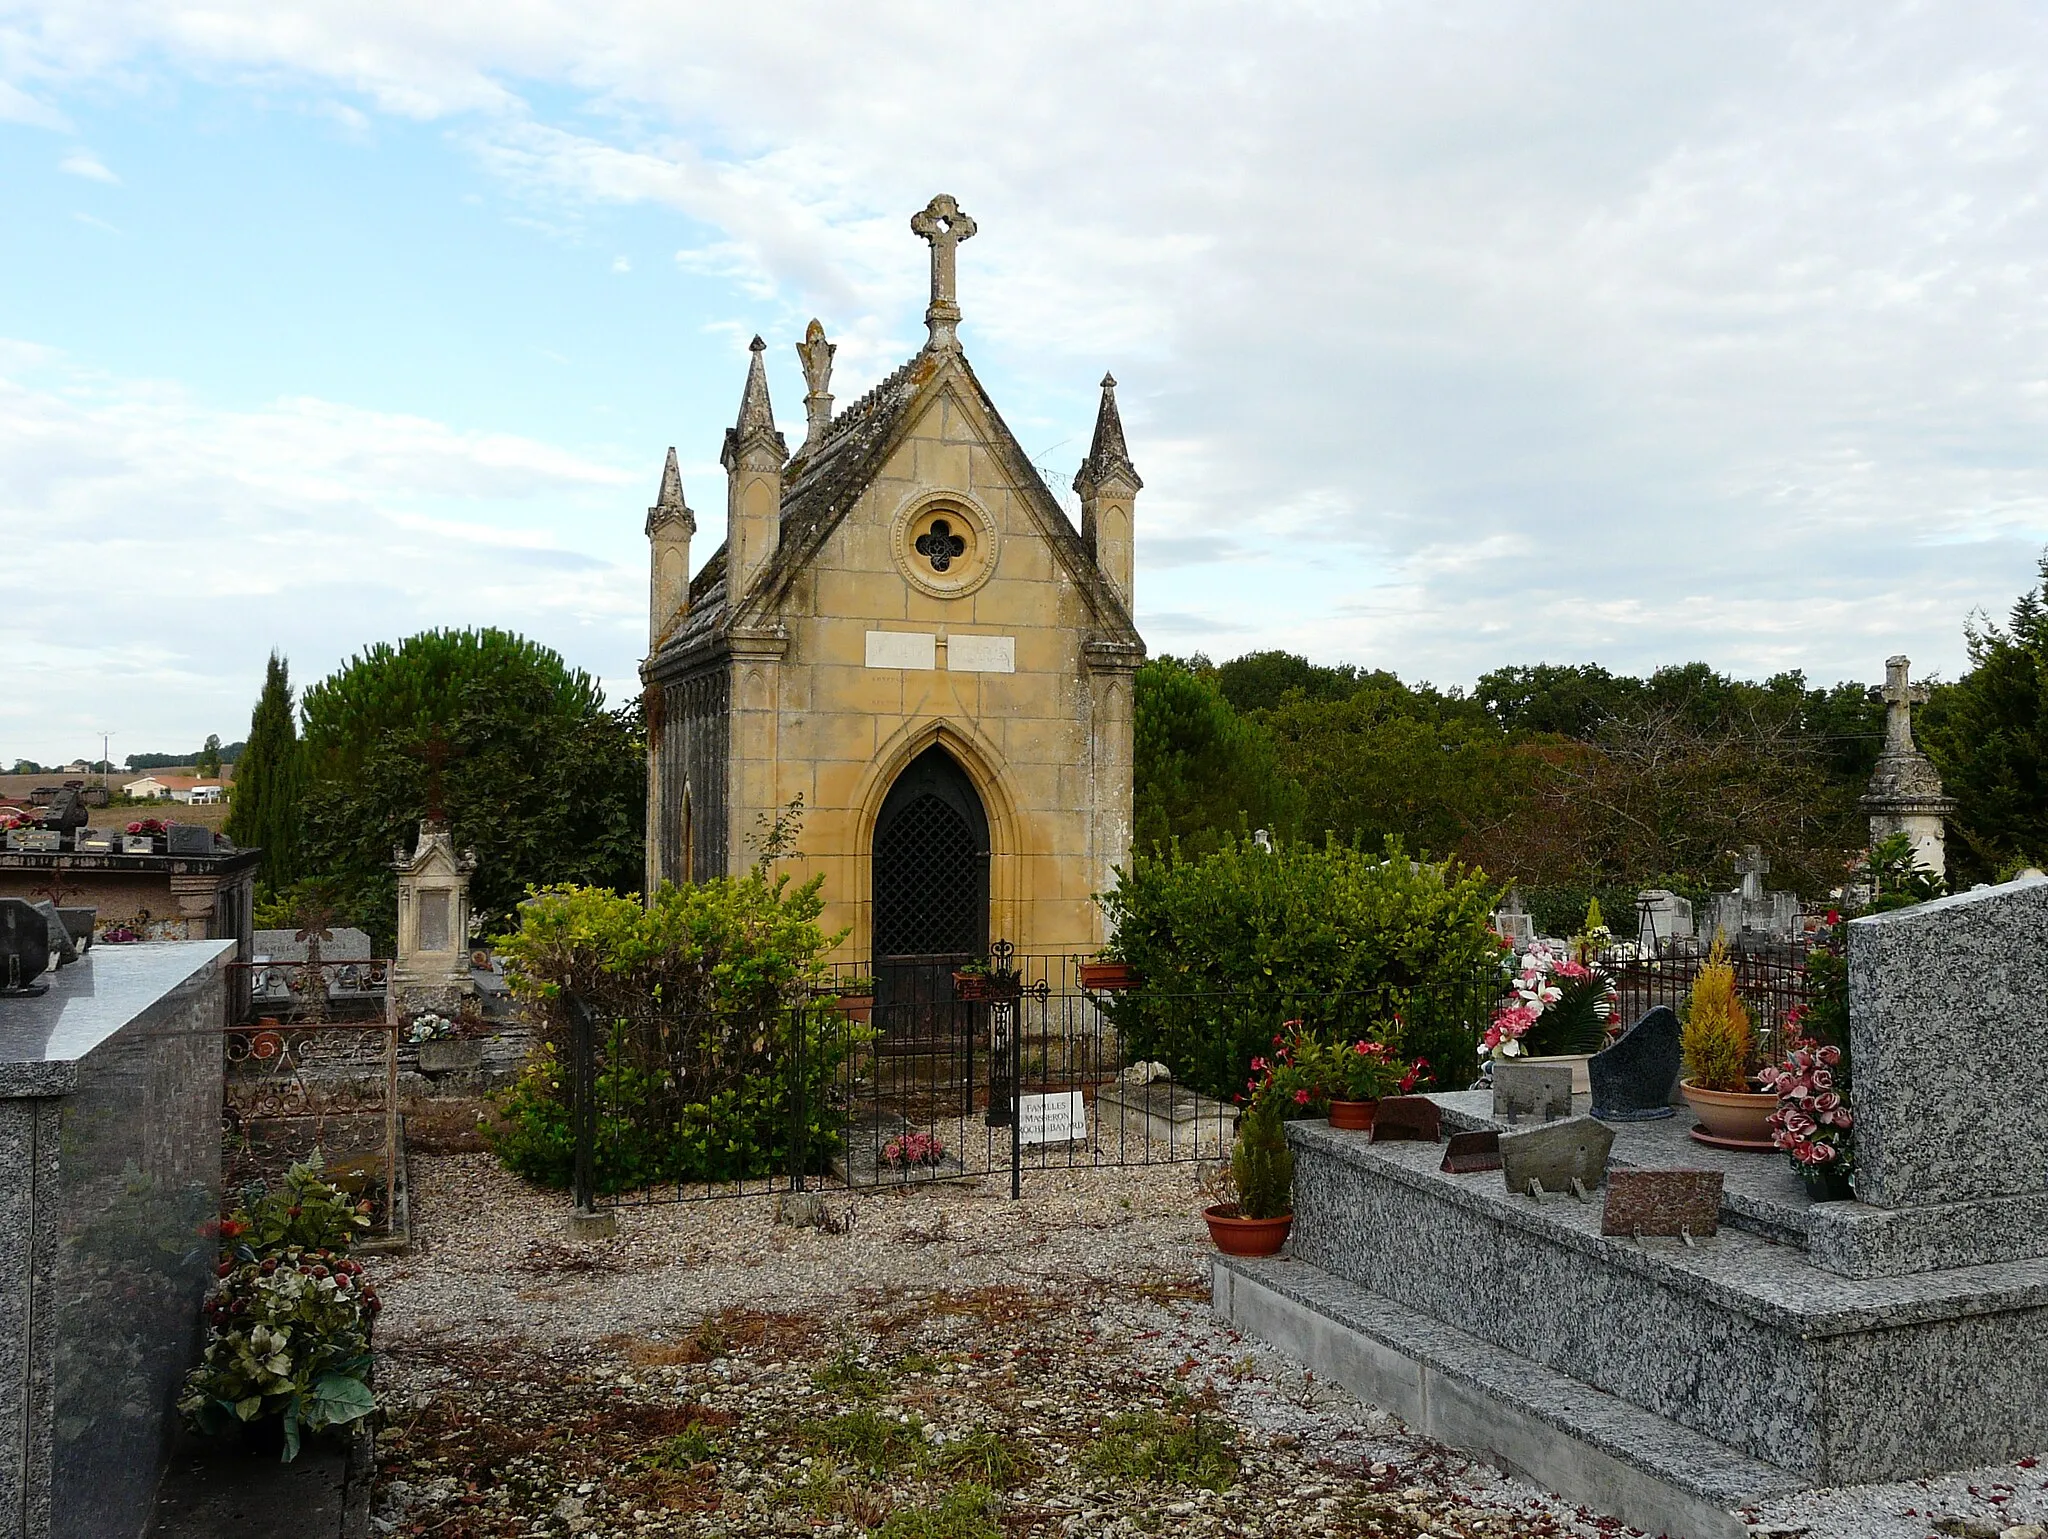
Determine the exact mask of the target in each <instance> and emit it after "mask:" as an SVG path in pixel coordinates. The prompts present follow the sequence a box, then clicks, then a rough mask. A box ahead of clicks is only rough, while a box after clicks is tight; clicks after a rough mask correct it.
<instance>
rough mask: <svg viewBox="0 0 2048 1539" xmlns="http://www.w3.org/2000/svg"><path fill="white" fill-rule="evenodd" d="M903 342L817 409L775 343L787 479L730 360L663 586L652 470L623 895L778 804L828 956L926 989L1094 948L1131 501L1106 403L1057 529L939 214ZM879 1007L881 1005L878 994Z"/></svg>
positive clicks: (1109, 841) (1129, 629) (1111, 850)
mask: <svg viewBox="0 0 2048 1539" xmlns="http://www.w3.org/2000/svg"><path fill="white" fill-rule="evenodd" d="M911 228H912V230H913V231H914V232H915V233H916V234H917V235H919V236H921V237H922V238H923V239H925V240H926V241H928V242H929V243H930V246H931V303H930V306H929V308H928V309H927V310H926V312H925V324H926V326H927V328H928V330H929V333H930V335H929V339H928V340H927V342H926V343H925V345H924V347H923V348H922V349H921V350H920V351H919V352H918V353H917V355H916V356H915V357H913V358H911V359H910V360H909V361H908V362H906V363H905V364H903V365H902V367H900V368H898V369H897V370H896V371H895V372H894V373H892V374H890V375H889V376H888V377H887V378H886V379H884V380H883V381H882V382H881V383H880V384H879V385H877V386H875V388H874V389H872V390H870V391H869V392H868V393H867V394H866V395H864V396H862V397H861V398H860V399H859V400H858V401H856V402H854V404H853V405H852V406H850V407H848V408H846V409H845V410H843V411H840V412H838V413H834V411H833V409H832V395H831V377H832V355H833V353H834V351H835V350H836V349H835V346H834V344H833V343H831V342H829V341H827V340H826V337H825V332H824V328H823V327H822V326H821V325H819V323H818V322H816V321H813V322H812V323H811V325H810V328H809V331H808V333H807V335H806V337H805V340H804V341H803V342H801V343H799V344H798V345H797V354H798V357H799V359H800V360H801V362H802V366H803V374H804V381H805V385H806V394H805V397H804V406H805V416H806V431H805V436H804V440H803V442H802V443H801V444H800V445H799V446H798V447H797V449H796V451H795V452H794V453H793V454H792V453H791V452H790V448H789V445H788V442H787V440H786V439H785V438H784V435H783V434H782V433H781V432H780V431H778V430H777V428H776V425H775V417H774V413H773V411H772V409H771V407H770V404H769V397H768V372H767V368H766V366H765V362H764V359H763V357H762V354H763V351H764V348H763V344H762V342H761V340H760V339H759V338H758V337H757V338H755V340H754V344H753V359H752V361H751V363H750V364H749V366H748V369H747V377H746V383H745V387H744V389H743V390H742V392H741V396H740V408H739V416H738V420H737V421H736V422H735V423H734V425H733V426H732V427H731V428H730V429H728V430H727V432H726V435H725V445H724V452H723V456H722V462H723V464H724V466H725V471H726V488H725V505H726V510H725V541H724V543H723V544H722V545H721V546H720V547H719V549H718V550H717V551H716V552H714V553H713V554H712V556H711V557H710V559H709V560H708V561H706V562H705V563H704V565H703V567H702V568H701V569H700V570H699V571H698V572H697V574H696V576H695V577H694V578H692V577H690V576H689V565H690V541H691V538H692V536H693V535H694V534H695V533H696V527H697V520H696V515H695V513H694V512H693V511H692V510H691V509H690V507H689V505H688V504H687V502H686V501H685V499H684V493H683V486H682V478H681V476H680V474H679V472H678V469H677V464H676V455H675V451H674V450H673V449H671V450H670V451H669V456H668V464H667V467H666V469H665V470H664V471H663V474H662V481H661V492H660V495H659V497H658V499H657V501H656V503H655V505H654V507H653V508H652V509H650V510H649V513H648V518H647V537H648V541H649V543H650V545H651V547H652V549H651V552H650V562H651V570H652V582H651V594H650V604H649V615H648V621H649V624H648V656H647V660H646V662H645V663H644V664H643V667H642V673H643V677H644V680H645V683H646V701H647V707H648V732H649V745H650V746H649V755H650V775H649V790H648V796H649V808H648V841H647V851H648V855H647V867H648V868H647V880H648V884H649V886H650V888H651V887H652V886H653V885H654V884H655V883H657V882H660V881H663V880H667V881H686V880H704V879H707V878H711V877H715V876H719V875H723V874H727V873H738V872H741V871H744V870H745V869H746V868H747V867H748V866H749V865H750V864H752V862H753V861H754V860H755V858H756V855H757V852H758V849H759V843H760V837H761V832H762V830H763V828H764V826H765V825H766V823H767V822H768V821H769V820H772V819H773V818H774V816H775V815H776V813H777V811H778V809H782V808H786V807H788V806H789V805H790V804H791V803H792V802H793V801H795V800H796V799H797V798H798V797H801V798H802V801H803V827H802V834H801V838H800V840H799V844H800V848H801V850H802V858H801V859H800V860H797V861H795V862H793V864H794V867H795V869H797V870H798V871H800V872H812V873H822V874H823V876H824V896H825V899H826V903H827V908H826V912H825V919H824V922H825V925H826V927H827V928H828V929H837V928H839V927H841V926H845V927H848V928H849V929H850V931H851V934H850V937H849V939H848V941H847V943H846V946H845V948H844V949H843V950H842V953H841V955H842V957H844V958H846V959H847V960H851V961H855V962H865V961H867V960H869V959H872V960H873V962H874V965H875V968H876V971H877V972H878V973H879V974H883V975H884V976H885V977H886V975H887V974H889V973H891V972H895V971H900V969H901V967H902V966H903V965H906V964H905V963H904V962H903V961H902V960H901V959H911V958H916V959H919V960H920V962H921V963H924V964H929V965H938V964H942V963H944V962H946V961H947V960H949V959H959V958H963V957H967V956H973V955H981V954H983V953H985V952H986V950H987V948H988V946H989V945H990V943H991V942H992V941H994V940H998V939H1003V940H1008V941H1010V942H1012V943H1014V944H1015V945H1016V947H1017V948H1018V950H1019V951H1021V952H1025V953H1033V952H1038V953H1052V952H1075V951H1087V950H1093V949H1094V948H1095V947H1096V946H1098V945H1100V943H1101V941H1102V919H1101V915H1100V912H1099V910H1098V909H1097V907H1096V905H1095V903H1094V901H1093V895H1094V894H1095V893H1097V892H1100V891H1102V890H1103V889H1104V888H1106V887H1107V886H1108V885H1110V883H1111V881H1112V871H1113V869H1114V868H1115V867H1116V866H1117V865H1118V864H1119V863H1121V862H1122V861H1123V860H1124V858H1125V856H1126V854H1127V852H1128V849H1129V845H1130V837H1131V726H1132V717H1131V689H1132V674H1133V673H1134V672H1135V670H1136V669H1137V667H1138V665H1139V664H1140V663H1141V662H1142V661H1143V659H1144V655H1145V649H1144V643H1143V642H1142V641H1141V640H1140V639H1139V637H1138V633H1137V630H1136V628H1135V626H1134V625H1133V623H1132V619H1131V614H1132V609H1131V584H1132V556H1133V550H1132V521H1133V511H1132V510H1133V504H1134V502H1135V500H1136V497H1137V494H1138V491H1139V489H1140V487H1141V486H1142V485H1143V483H1142V482H1141V481H1140V480H1139V478H1138V473H1137V470H1136V469H1135V468H1134V467H1133V466H1132V464H1131V459H1130V454H1129V452H1128V450H1127V449H1126V447H1125V444H1124V432H1123V424H1122V421H1121V420H1120V418H1119V416H1118V413H1117V404H1116V392H1115V383H1116V382H1115V381H1114V380H1113V379H1108V378H1105V379H1104V380H1103V382H1102V399H1101V406H1100V410H1099V413H1098V415H1097V418H1096V423H1095V433H1094V438H1093V441H1092V443H1091V444H1090V446H1089V450H1088V455H1087V458H1086V459H1084V460H1083V461H1082V462H1081V466H1080V469H1079V470H1078V471H1077V472H1076V473H1075V476H1074V489H1075V491H1076V493H1077V494H1078V496H1079V500H1080V515H1081V523H1080V527H1079V528H1078V529H1077V528H1075V527H1074V524H1073V521H1072V520H1071V519H1069V517H1068V516H1067V514H1066V512H1065V510H1064V509H1062V507H1061V506H1060V503H1059V500H1058V499H1057V498H1056V497H1055V496H1054V495H1053V493H1052V492H1051V490H1049V489H1048V487H1047V486H1046V483H1045V481H1044V480H1043V479H1042V478H1041V477H1040V475H1039V473H1038V471H1037V470H1036V469H1035V468H1034V467H1033V466H1032V464H1031V462H1030V460H1029V458H1028V457H1027V456H1026V454H1025V453H1024V450H1023V448H1022V447H1021V446H1020V445H1019V444H1018V442H1017V439H1016V437H1015V436H1014V435H1013V434H1012V433H1011V431H1010V429H1009V428H1008V427H1007V426H1006V425H1005V424H1004V422H1003V419H1002V415H1001V414H1000V413H999V412H998V411H997V409H996V406H995V403H994V402H993V401H992V400H990V399H989V396H988V393H987V392H986V391H985V390H984V389H983V388H982V385H981V382H980V380H978V379H977V378H976V377H975V374H974V369H973V367H972V366H971V365H970V364H969V363H968V361H967V356H966V354H965V353H964V352H962V351H961V348H960V343H959V339H958V336H957V334H956V327H957V325H958V323H959V320H960V306H959V304H958V302H957V299H956V297H955V283H954V272H955V266H954V256H955V252H956V249H957V247H958V245H959V243H960V242H961V241H963V240H966V239H967V238H968V237H970V236H972V235H973V234H974V233H975V225H974V221H973V220H972V219H970V218H969V217H968V216H967V215H966V214H965V213H963V212H962V211H961V210H960V208H959V206H958V205H957V204H956V203H955V202H954V201H953V199H951V198H950V197H945V196H940V197H936V198H934V199H932V201H931V203H930V204H929V205H928V206H927V207H926V208H925V209H924V210H923V211H922V212H920V213H919V214H917V215H916V216H915V217H914V218H913V219H912V220H911ZM884 986H885V988H886V987H887V984H886V982H885V985H884Z"/></svg>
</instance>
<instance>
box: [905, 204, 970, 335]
mask: <svg viewBox="0 0 2048 1539" xmlns="http://www.w3.org/2000/svg"><path fill="white" fill-rule="evenodd" d="M976 228H977V227H976V225H975V223H974V221H973V220H972V219H970V218H969V217H968V216H967V215H966V214H964V213H962V212H961V211H960V205H959V204H958V203H956V202H954V201H953V197H952V194H950V193H944V192H942V193H940V194H939V195H938V196H937V197H935V198H933V199H932V200H931V202H929V203H927V204H926V205H925V206H924V208H923V210H922V211H920V212H918V213H915V214H912V215H911V216H910V232H911V234H913V235H917V236H921V237H922V238H923V239H925V240H927V241H929V242H931V248H932V300H931V303H930V304H929V305H927V306H926V307H925V312H924V324H925V329H926V330H927V331H929V332H930V333H931V340H930V341H929V342H928V343H927V344H926V345H927V346H929V347H934V348H954V347H958V346H959V345H960V342H959V338H958V337H956V336H955V335H954V332H953V329H954V327H956V326H958V325H959V324H960V298H959V295H958V294H957V293H955V292H954V266H953V253H954V250H955V248H956V247H958V246H959V244H960V242H962V241H963V240H968V239H970V238H972V236H973V235H974V232H975V229H976Z"/></svg>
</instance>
